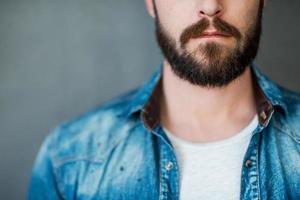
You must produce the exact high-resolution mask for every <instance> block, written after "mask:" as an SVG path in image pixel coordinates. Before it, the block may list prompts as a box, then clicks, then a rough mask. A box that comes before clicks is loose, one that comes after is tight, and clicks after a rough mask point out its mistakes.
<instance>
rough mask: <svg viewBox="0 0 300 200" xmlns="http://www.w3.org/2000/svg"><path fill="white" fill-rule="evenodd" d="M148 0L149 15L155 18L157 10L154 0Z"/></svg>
mask: <svg viewBox="0 0 300 200" xmlns="http://www.w3.org/2000/svg"><path fill="white" fill-rule="evenodd" d="M145 1H146V7H147V11H148V13H149V15H150V16H151V17H153V18H155V11H154V2H153V1H154V0H145Z"/></svg>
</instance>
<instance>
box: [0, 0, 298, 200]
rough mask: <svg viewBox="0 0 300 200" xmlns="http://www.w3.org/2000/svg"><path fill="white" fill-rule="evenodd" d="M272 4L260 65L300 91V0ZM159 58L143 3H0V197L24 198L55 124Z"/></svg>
mask: <svg viewBox="0 0 300 200" xmlns="http://www.w3.org/2000/svg"><path fill="white" fill-rule="evenodd" d="M268 3H269V4H268V6H267V8H266V10H265V19H264V35H263V41H262V46H261V52H260V55H259V57H258V61H257V62H258V64H259V65H260V66H261V69H262V70H263V71H264V72H265V73H267V74H268V75H269V76H270V77H271V78H272V79H273V80H275V81H277V82H279V83H280V84H282V85H284V86H286V87H288V88H290V89H293V90H297V91H300V80H299V73H300V65H299V56H300V55H299V51H300V39H299V35H300V29H299V28H300V24H299V22H300V13H299V12H298V10H299V8H300V1H299V0H286V1H282V0H269V2H268ZM160 61H161V56H160V52H159V49H158V48H157V46H156V43H155V37H154V34H153V24H152V19H151V18H150V17H148V16H147V13H146V10H145V8H144V1H142V0H122V1H117V0H100V1H99V0H98V1H96V0H88V1H86V0H26V1H24V0H0V127H1V132H0V136H1V138H0V159H1V163H0V198H1V199H25V194H26V190H27V183H28V179H29V176H30V171H31V167H32V164H33V161H34V158H35V155H36V153H37V151H38V149H39V146H40V144H41V142H42V141H43V139H44V137H45V136H46V134H47V133H48V132H49V131H50V130H52V129H53V128H54V127H55V126H56V125H57V124H59V123H61V122H62V121H65V120H67V119H70V118H72V117H74V116H76V115H79V114H80V113H83V112H85V111H87V110H90V109H92V108H94V107H96V106H97V105H99V104H101V103H102V102H103V101H105V100H108V99H110V98H111V97H113V96H116V95H117V94H119V93H121V92H124V91H125V90H128V89H130V88H132V87H135V86H137V85H139V84H141V83H142V82H143V81H144V80H146V79H147V78H148V77H149V76H150V74H151V72H152V71H153V69H154V68H155V67H156V66H157V65H158V64H159V63H160Z"/></svg>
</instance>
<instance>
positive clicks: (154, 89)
mask: <svg viewBox="0 0 300 200" xmlns="http://www.w3.org/2000/svg"><path fill="white" fill-rule="evenodd" d="M162 69H163V63H161V64H160V65H159V67H157V69H156V70H155V72H154V73H153V74H152V76H151V78H150V79H149V80H148V81H147V82H146V83H145V84H144V85H143V86H142V87H141V88H140V89H139V90H138V91H137V92H136V93H135V95H134V96H133V99H132V100H131V102H130V103H129V104H128V107H127V109H125V114H126V116H128V117H129V116H131V115H133V114H134V113H140V114H141V117H142V120H143V121H144V124H145V125H146V127H147V128H148V129H150V130H152V129H153V128H154V127H155V126H156V125H157V124H158V123H159V105H160V104H159V97H160V92H161V88H162V87H161V84H162V82H161V80H162V79H161V77H162ZM251 71H252V74H253V77H254V78H253V80H254V81H253V84H254V90H255V95H256V101H257V112H258V116H259V122H260V124H261V125H262V126H264V127H265V126H267V125H268V123H269V121H270V118H271V116H272V114H273V112H274V110H275V108H279V109H280V110H283V111H284V113H286V112H287V106H286V103H285V102H284V99H283V96H282V93H281V90H280V88H279V86H278V85H276V84H275V83H273V82H272V81H271V80H269V79H268V78H267V77H266V76H265V75H264V74H263V73H262V72H261V71H260V70H259V69H258V67H257V66H256V64H254V63H252V65H251Z"/></svg>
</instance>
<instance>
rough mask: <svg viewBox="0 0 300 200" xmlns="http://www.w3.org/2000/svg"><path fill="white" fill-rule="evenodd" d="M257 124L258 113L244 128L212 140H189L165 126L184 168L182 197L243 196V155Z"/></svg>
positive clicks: (190, 199) (231, 198)
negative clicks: (179, 136) (233, 133)
mask: <svg viewBox="0 0 300 200" xmlns="http://www.w3.org/2000/svg"><path fill="white" fill-rule="evenodd" d="M257 125H258V117H257V115H256V116H255V117H254V118H253V119H252V121H251V122H250V123H249V124H248V125H247V126H246V127H245V128H244V129H243V130H242V131H241V132H239V133H237V134H235V135H234V136H232V137H230V138H227V139H225V140H220V141H216V142H209V143H192V142H188V141H185V140H183V139H181V138H178V137H175V136H174V135H173V134H172V133H170V132H169V131H168V130H166V129H165V128H163V129H164V131H165V133H166V134H167V136H168V137H169V139H170V141H171V143H172V144H173V146H174V149H175V153H176V156H177V160H178V164H179V168H180V199H181V200H202V199H205V200H220V199H222V200H223V199H224V200H238V199H240V185H241V172H242V165H243V159H244V155H245V153H246V150H247V147H248V145H249V142H250V139H251V135H252V132H253V131H254V129H255V128H256V127H257Z"/></svg>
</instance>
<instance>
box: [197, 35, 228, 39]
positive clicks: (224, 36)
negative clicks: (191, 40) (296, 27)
mask: <svg viewBox="0 0 300 200" xmlns="http://www.w3.org/2000/svg"><path fill="white" fill-rule="evenodd" d="M228 37H230V36H227V35H202V36H200V37H196V38H228Z"/></svg>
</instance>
